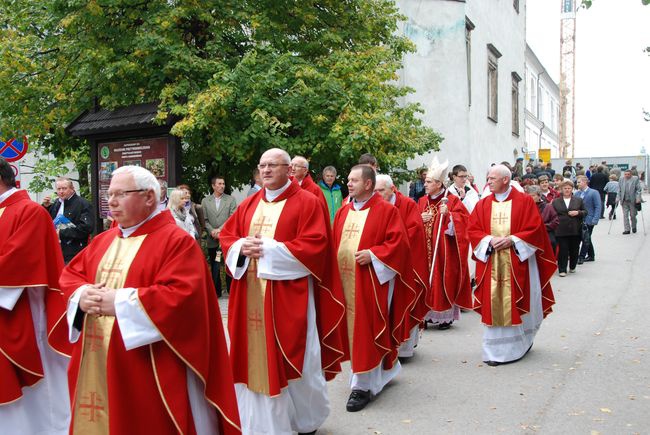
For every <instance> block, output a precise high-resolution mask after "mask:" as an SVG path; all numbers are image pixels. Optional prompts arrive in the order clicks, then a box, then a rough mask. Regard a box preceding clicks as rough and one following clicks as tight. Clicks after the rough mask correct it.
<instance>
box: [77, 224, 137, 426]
mask: <svg viewBox="0 0 650 435" xmlns="http://www.w3.org/2000/svg"><path fill="white" fill-rule="evenodd" d="M145 237H146V235H143V236H138V237H129V238H126V239H123V238H121V237H116V238H115V239H114V240H113V242H112V243H111V245H110V246H109V247H108V250H107V251H106V253H104V256H103V257H102V260H101V262H100V263H99V266H98V267H97V274H96V275H95V283H104V284H105V286H106V287H108V288H112V289H119V288H123V287H124V282H125V281H126V277H127V275H128V272H129V268H130V267H131V263H132V262H133V259H134V258H135V256H136V254H137V253H138V250H139V249H140V247H141V246H142V242H144V239H145ZM114 323H115V317H114V316H94V315H86V321H85V322H84V330H83V336H82V338H81V340H82V357H81V366H80V368H79V376H78V377H77V390H76V392H75V399H74V404H73V406H74V417H73V418H74V421H73V427H74V433H75V434H90V433H91V434H94V435H98V434H108V433H109V430H108V384H107V381H106V366H107V363H108V360H107V357H108V347H109V344H110V339H111V332H112V330H113V324H114Z"/></svg>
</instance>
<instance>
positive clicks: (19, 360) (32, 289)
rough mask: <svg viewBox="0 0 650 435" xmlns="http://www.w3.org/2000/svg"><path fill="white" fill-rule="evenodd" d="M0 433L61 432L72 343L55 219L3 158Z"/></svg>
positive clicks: (63, 430)
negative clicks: (18, 183)
mask: <svg viewBox="0 0 650 435" xmlns="http://www.w3.org/2000/svg"><path fill="white" fill-rule="evenodd" d="M0 246H2V250H1V252H0V432H3V433H7V434H32V433H47V434H65V433H67V431H68V424H69V421H70V402H69V401H68V395H67V388H66V384H67V373H66V372H67V368H68V361H69V358H68V355H69V354H70V344H69V343H68V340H67V336H66V330H65V299H64V298H63V294H62V293H61V291H60V290H59V275H60V274H61V270H63V256H62V255H61V249H60V247H59V238H58V237H57V235H56V231H55V229H54V226H53V225H52V218H50V215H49V214H48V213H47V211H46V210H45V209H44V208H43V207H41V206H40V205H38V204H36V203H35V202H33V201H32V200H31V199H30V198H29V195H27V192H26V191H24V190H18V189H16V179H15V176H14V172H13V169H12V168H11V166H9V163H7V161H6V160H5V159H3V158H0Z"/></svg>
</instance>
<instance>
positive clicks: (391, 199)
mask: <svg viewBox="0 0 650 435" xmlns="http://www.w3.org/2000/svg"><path fill="white" fill-rule="evenodd" d="M388 202H390V203H391V204H393V205H395V203H396V202H397V195H395V194H394V193H393V196H391V197H390V199H389V200H388Z"/></svg>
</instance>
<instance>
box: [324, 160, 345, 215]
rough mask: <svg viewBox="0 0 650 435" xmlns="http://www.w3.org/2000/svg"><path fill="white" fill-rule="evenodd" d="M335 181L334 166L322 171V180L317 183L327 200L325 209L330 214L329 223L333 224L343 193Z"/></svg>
mask: <svg viewBox="0 0 650 435" xmlns="http://www.w3.org/2000/svg"><path fill="white" fill-rule="evenodd" d="M334 180H336V168H335V167H334V166H327V167H326V168H325V169H323V179H322V180H321V181H319V182H318V186H319V187H320V188H321V190H322V191H323V195H324V196H325V199H326V200H327V208H328V210H329V212H330V223H332V222H334V216H335V215H336V211H337V210H338V209H339V208H341V204H342V203H343V192H341V186H339V185H338V184H337V183H336V182H335V181H334Z"/></svg>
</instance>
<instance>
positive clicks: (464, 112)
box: [396, 0, 526, 181]
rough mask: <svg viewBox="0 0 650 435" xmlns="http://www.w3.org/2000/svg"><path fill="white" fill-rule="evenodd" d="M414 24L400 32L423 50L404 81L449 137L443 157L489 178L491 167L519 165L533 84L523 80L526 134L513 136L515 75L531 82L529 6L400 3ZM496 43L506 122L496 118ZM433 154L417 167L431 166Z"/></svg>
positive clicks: (494, 1) (495, 1) (409, 63)
mask: <svg viewBox="0 0 650 435" xmlns="http://www.w3.org/2000/svg"><path fill="white" fill-rule="evenodd" d="M396 4H397V5H398V7H399V9H400V12H401V13H402V14H403V15H405V16H406V17H407V21H406V22H405V23H403V24H402V25H401V27H400V31H401V32H402V33H403V34H404V35H406V36H408V37H409V38H410V39H411V40H412V41H413V42H414V43H415V44H416V46H417V51H416V52H415V53H411V54H408V55H407V56H405V58H404V67H403V69H402V71H401V72H400V84H402V85H405V86H409V87H411V88H413V89H415V93H413V94H411V95H410V96H409V97H408V99H407V101H409V102H411V101H417V102H419V103H420V104H421V105H422V107H423V109H424V114H423V116H422V119H423V121H424V123H425V124H426V125H428V126H430V127H432V128H433V129H435V130H436V131H438V132H439V133H441V134H442V136H443V137H444V141H443V142H442V144H441V147H440V153H439V156H440V158H442V159H443V160H444V159H449V161H450V164H451V165H452V166H453V165H455V164H458V163H462V164H465V165H466V166H467V167H468V169H469V170H470V171H471V172H473V173H474V174H476V175H477V177H476V179H477V181H482V179H483V176H484V174H485V172H486V171H487V169H488V168H489V166H490V163H493V162H501V161H503V160H507V161H512V160H513V150H514V149H517V150H519V153H521V151H520V150H521V148H522V147H523V144H524V133H525V129H524V119H525V118H524V107H525V99H524V98H525V97H524V96H525V83H524V82H523V80H522V81H521V82H520V83H519V126H520V127H519V136H516V135H513V133H512V100H511V87H512V72H516V73H517V74H518V75H519V76H520V77H522V78H523V77H524V75H525V73H524V64H525V61H524V55H525V22H526V19H525V18H526V17H525V1H523V0H522V1H520V9H519V13H517V11H516V10H515V9H514V8H513V1H512V0H490V1H486V0H467V1H453V0H396ZM466 17H467V18H469V20H470V21H471V22H472V23H473V24H474V25H475V28H474V29H473V30H472V32H471V105H470V102H469V93H468V92H469V90H468V79H467V55H466V49H465V28H466ZM488 44H492V45H494V46H495V47H496V48H497V49H498V50H499V52H500V53H501V54H502V56H501V57H500V58H499V59H498V121H497V122H496V123H495V122H494V121H492V120H490V119H488V116H487V115H488V101H487V85H488V78H487V67H488V47H487V46H488ZM431 156H432V155H431V153H429V154H427V155H425V156H420V157H418V158H416V159H414V160H413V161H412V162H411V167H413V168H415V167H419V166H422V165H428V164H429V163H430V162H431Z"/></svg>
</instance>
